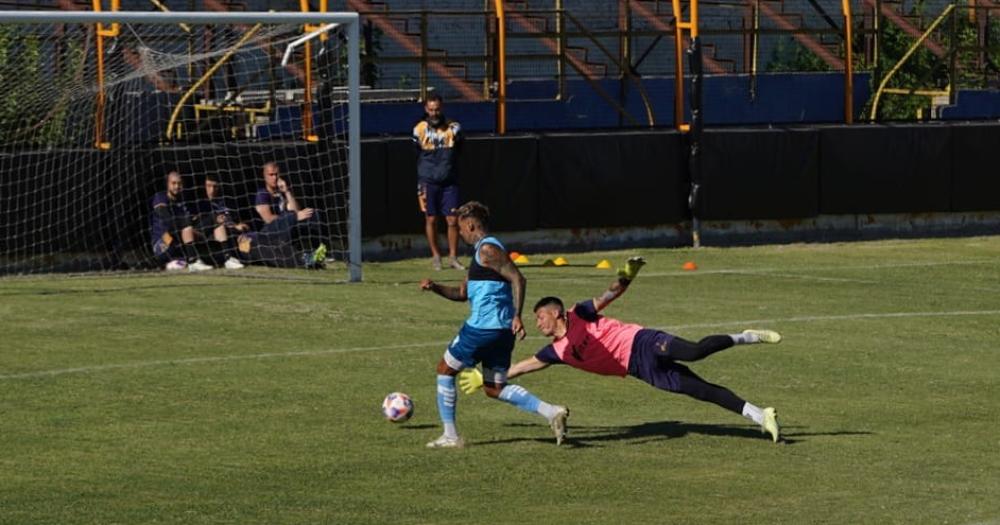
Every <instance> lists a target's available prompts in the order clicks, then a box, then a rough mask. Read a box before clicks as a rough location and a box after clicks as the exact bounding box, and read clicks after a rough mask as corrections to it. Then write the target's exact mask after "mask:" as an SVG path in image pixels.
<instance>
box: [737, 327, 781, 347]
mask: <svg viewBox="0 0 1000 525" xmlns="http://www.w3.org/2000/svg"><path fill="white" fill-rule="evenodd" d="M743 333H744V334H746V335H748V336H750V338H756V339H757V340H756V341H754V342H757V343H770V344H776V343H780V342H781V334H779V333H778V332H775V331H774V330H743Z"/></svg>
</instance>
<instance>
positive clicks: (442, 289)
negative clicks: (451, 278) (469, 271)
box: [420, 279, 469, 302]
mask: <svg viewBox="0 0 1000 525" xmlns="http://www.w3.org/2000/svg"><path fill="white" fill-rule="evenodd" d="M467 284H468V280H465V281H462V284H461V285H459V286H447V285H444V284H438V283H436V282H434V281H432V280H430V279H424V280H422V281H420V289H421V290H424V291H428V292H434V293H436V294H438V295H440V296H441V297H444V298H445V299H448V300H451V301H458V302H465V301H468V300H469V296H468V294H467V293H466V290H467V288H466V285H467Z"/></svg>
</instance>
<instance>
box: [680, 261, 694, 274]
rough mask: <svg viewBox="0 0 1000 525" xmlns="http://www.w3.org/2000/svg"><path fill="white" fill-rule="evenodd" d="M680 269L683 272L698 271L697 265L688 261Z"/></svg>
mask: <svg viewBox="0 0 1000 525" xmlns="http://www.w3.org/2000/svg"><path fill="white" fill-rule="evenodd" d="M681 268H683V269H684V270H685V271H688V272H693V271H695V270H697V269H698V265H697V264H695V263H694V261H688V262H686V263H684V266H681Z"/></svg>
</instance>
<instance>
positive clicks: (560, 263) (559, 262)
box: [552, 257, 569, 266]
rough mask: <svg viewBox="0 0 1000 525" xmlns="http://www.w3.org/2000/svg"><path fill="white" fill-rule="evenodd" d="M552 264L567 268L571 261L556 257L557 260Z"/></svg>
mask: <svg viewBox="0 0 1000 525" xmlns="http://www.w3.org/2000/svg"><path fill="white" fill-rule="evenodd" d="M552 264H554V265H556V266H566V265H567V264H569V261H567V260H566V259H564V258H563V257H556V260H554V261H552Z"/></svg>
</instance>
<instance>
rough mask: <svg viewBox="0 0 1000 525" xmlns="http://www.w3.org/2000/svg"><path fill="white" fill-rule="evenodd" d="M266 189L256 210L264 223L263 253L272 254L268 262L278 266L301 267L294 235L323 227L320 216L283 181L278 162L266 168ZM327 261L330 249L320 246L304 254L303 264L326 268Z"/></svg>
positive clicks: (260, 237)
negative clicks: (293, 242) (296, 196)
mask: <svg viewBox="0 0 1000 525" xmlns="http://www.w3.org/2000/svg"><path fill="white" fill-rule="evenodd" d="M263 177H264V186H263V187H261V188H260V189H259V190H257V197H256V198H255V199H254V210H256V211H257V215H258V216H259V217H260V219H261V221H263V223H264V225H263V226H262V227H261V228H260V231H259V232H258V235H257V236H256V242H257V244H258V247H259V248H260V249H261V252H262V253H265V252H269V253H270V254H271V255H270V257H265V259H270V260H268V261H266V262H271V263H274V264H276V265H278V266H299V265H300V261H299V259H298V258H297V257H295V255H294V253H293V250H292V241H293V240H294V238H293V237H294V235H295V234H296V233H297V232H298V231H299V230H300V229H302V230H305V231H312V230H315V229H317V227H318V226H319V216H318V213H317V212H316V210H314V209H312V208H301V207H300V206H299V203H298V201H297V200H296V199H295V195H294V194H293V193H292V188H291V186H290V185H289V184H288V182H287V181H285V179H283V178H282V177H281V170H280V168H279V167H278V163H276V162H268V163H266V164H264V169H263ZM325 259H326V245H325V244H322V243H320V244H319V246H317V247H316V248H315V249H314V250H311V251H308V252H306V253H305V254H303V257H302V259H301V264H303V265H304V266H305V267H307V268H322V266H323V261H324V260H325Z"/></svg>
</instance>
